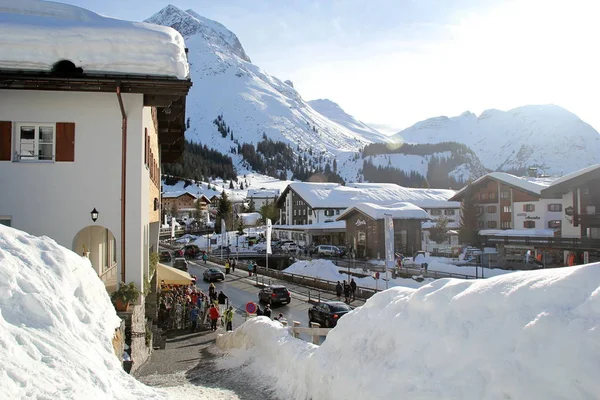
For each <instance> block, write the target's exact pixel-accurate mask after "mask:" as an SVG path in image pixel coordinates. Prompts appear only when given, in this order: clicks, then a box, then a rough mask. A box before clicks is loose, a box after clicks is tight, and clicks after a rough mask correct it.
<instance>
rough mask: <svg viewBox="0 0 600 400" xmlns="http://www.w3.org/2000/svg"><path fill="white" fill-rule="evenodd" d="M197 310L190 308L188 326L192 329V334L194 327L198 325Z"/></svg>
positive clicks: (194, 307) (193, 307)
mask: <svg viewBox="0 0 600 400" xmlns="http://www.w3.org/2000/svg"><path fill="white" fill-rule="evenodd" d="M198 314H199V311H198V308H197V307H196V306H195V305H193V306H192V311H191V312H190V324H191V327H192V333H194V332H196V326H197V325H198Z"/></svg>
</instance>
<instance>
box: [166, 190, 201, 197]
mask: <svg viewBox="0 0 600 400" xmlns="http://www.w3.org/2000/svg"><path fill="white" fill-rule="evenodd" d="M186 194H187V195H190V196H192V197H193V198H194V199H197V198H198V196H196V195H195V194H192V193H190V192H187V191H185V190H180V191H177V192H165V193H163V194H162V198H163V199H177V198H179V197H181V196H184V195H186ZM203 196H204V195H203ZM204 197H206V196H204Z"/></svg>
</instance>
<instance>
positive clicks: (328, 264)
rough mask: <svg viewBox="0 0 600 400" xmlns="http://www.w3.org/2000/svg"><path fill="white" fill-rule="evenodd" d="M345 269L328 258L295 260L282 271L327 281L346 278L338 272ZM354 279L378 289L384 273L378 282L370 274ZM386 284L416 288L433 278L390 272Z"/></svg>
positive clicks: (357, 282)
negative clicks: (420, 279) (414, 278)
mask: <svg viewBox="0 0 600 400" xmlns="http://www.w3.org/2000/svg"><path fill="white" fill-rule="evenodd" d="M340 271H347V268H343V267H339V266H337V265H335V264H334V263H333V262H332V261H330V260H323V259H317V260H312V261H297V262H295V263H293V264H292V265H290V266H289V267H287V268H286V269H285V270H283V272H287V273H290V274H296V275H302V276H312V277H315V278H319V279H324V280H328V281H333V282H336V281H340V282H341V281H344V280H347V279H348V274H346V273H343V272H340ZM351 272H355V273H361V274H364V271H363V270H362V269H357V270H355V269H351ZM353 278H354V281H355V282H356V285H357V286H358V287H364V288H371V289H375V288H376V287H377V288H379V289H382V288H385V280H384V279H385V273H384V274H382V275H381V279H380V280H379V282H377V283H376V282H375V279H374V278H373V277H372V276H367V277H365V278H358V277H356V276H353ZM388 278H389V281H388V286H389V287H392V286H404V287H410V288H418V287H421V286H423V285H425V284H427V283H429V282H431V281H432V280H433V279H430V278H426V279H424V280H423V281H422V282H417V281H416V280H413V279H406V278H396V279H392V278H391V274H390V276H389V277H388Z"/></svg>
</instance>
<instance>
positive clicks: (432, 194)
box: [290, 182, 460, 208]
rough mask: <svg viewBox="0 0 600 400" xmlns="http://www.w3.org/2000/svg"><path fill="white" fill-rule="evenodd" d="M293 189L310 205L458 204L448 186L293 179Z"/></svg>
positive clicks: (424, 206)
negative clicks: (451, 198)
mask: <svg viewBox="0 0 600 400" xmlns="http://www.w3.org/2000/svg"><path fill="white" fill-rule="evenodd" d="M290 187H291V188H292V189H293V190H295V191H296V192H297V193H298V194H299V195H300V196H301V197H302V198H303V199H304V200H305V201H306V202H308V203H309V204H310V205H311V207H313V208H346V207H350V206H352V205H354V204H355V203H358V202H367V203H374V204H380V205H388V204H393V203H398V202H409V203H413V204H415V205H417V206H419V207H422V208H438V207H445V208H458V207H460V202H449V201H448V199H449V198H450V197H452V196H454V194H455V193H456V192H455V191H454V190H448V189H415V188H405V187H402V186H398V185H395V184H393V183H349V184H347V185H346V186H342V185H339V184H337V183H311V182H293V183H290Z"/></svg>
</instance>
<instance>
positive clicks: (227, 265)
mask: <svg viewBox="0 0 600 400" xmlns="http://www.w3.org/2000/svg"><path fill="white" fill-rule="evenodd" d="M230 268H231V264H229V260H227V261H225V275H229V269H230Z"/></svg>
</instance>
